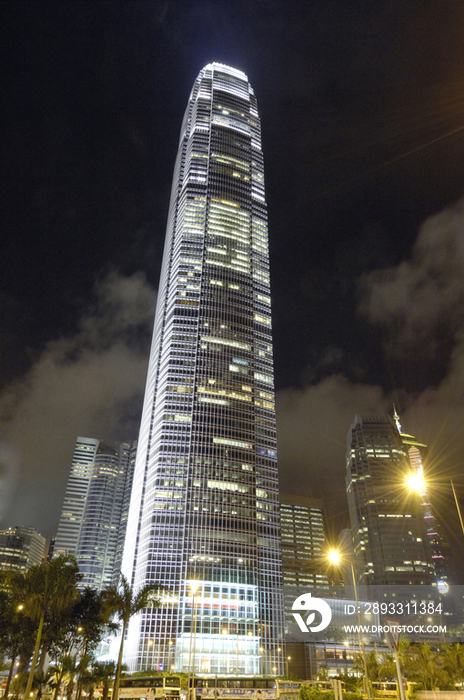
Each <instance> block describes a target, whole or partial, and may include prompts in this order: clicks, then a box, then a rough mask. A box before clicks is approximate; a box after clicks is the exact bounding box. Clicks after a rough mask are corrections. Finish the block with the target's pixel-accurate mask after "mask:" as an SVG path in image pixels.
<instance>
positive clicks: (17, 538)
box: [0, 527, 45, 573]
mask: <svg viewBox="0 0 464 700" xmlns="http://www.w3.org/2000/svg"><path fill="white" fill-rule="evenodd" d="M44 553H45V537H42V535H40V534H39V533H38V532H37V531H36V530H35V529H34V528H33V527H9V528H8V529H6V530H0V570H5V571H21V572H23V573H25V572H26V571H28V570H29V569H30V568H31V566H37V565H38V564H41V563H42V558H43V556H44Z"/></svg>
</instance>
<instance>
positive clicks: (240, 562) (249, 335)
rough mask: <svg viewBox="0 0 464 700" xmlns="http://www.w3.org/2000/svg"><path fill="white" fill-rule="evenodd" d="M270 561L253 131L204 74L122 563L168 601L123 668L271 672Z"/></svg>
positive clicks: (253, 122)
mask: <svg viewBox="0 0 464 700" xmlns="http://www.w3.org/2000/svg"><path fill="white" fill-rule="evenodd" d="M280 557H281V554H280V533H279V505H278V483H277V461H276V433H275V410H274V380H273V360H272V338H271V307H270V288H269V256H268V236H267V212H266V202H265V196H264V170H263V154H262V149H261V136H260V121H259V117H258V111H257V103H256V98H255V95H254V92H253V89H252V87H251V86H250V84H249V82H248V79H247V77H246V75H245V74H244V73H242V72H240V71H238V70H235V69H233V68H230V67H228V66H225V65H222V64H218V63H213V64H210V65H208V66H206V67H205V68H204V69H203V70H202V71H201V72H200V74H199V76H198V78H197V79H196V81H195V83H194V86H193V89H192V92H191V95H190V99H189V101H188V105H187V110H186V112H185V117H184V120H183V124H182V128H181V134H180V143H179V149H178V154H177V160H176V164H175V170H174V179H173V186H172V194H171V203H170V208H169V215H168V223H167V232H166V244H165V251H164V258H163V265H162V271H161V280H160V287H159V294H158V305H157V310H156V317H155V327H154V334H153V341H152V348H151V354H150V361H149V369H148V377H147V384H146V390H145V399H144V407H143V413H142V422H141V429H140V435H139V449H138V453H137V461H136V467H135V474H134V486H133V492H132V501H131V507H130V514H129V522H128V528H127V537H126V544H125V549H124V561H123V571H124V572H125V573H126V574H127V576H128V578H129V580H130V581H131V583H132V585H133V586H135V587H136V588H137V587H139V586H141V585H142V584H144V583H146V582H148V581H153V582H158V583H159V584H161V585H162V586H164V587H166V588H167V589H168V590H169V591H170V596H167V598H166V600H165V602H164V604H163V606H162V607H161V608H160V609H149V608H148V609H145V610H144V611H143V612H142V613H141V614H139V615H138V616H137V617H136V618H134V619H133V621H132V623H131V625H130V629H129V634H128V639H127V641H126V644H125V661H126V663H127V664H128V665H129V668H130V669H131V670H139V669H143V668H152V667H154V666H158V667H162V668H164V669H170V670H171V669H172V670H174V669H175V670H176V671H188V670H189V669H190V668H192V669H193V668H194V669H195V673H229V672H232V673H240V674H254V673H260V672H266V673H282V672H283V670H284V659H283V649H282V642H283V599H282V578H281V562H280ZM191 633H192V634H191Z"/></svg>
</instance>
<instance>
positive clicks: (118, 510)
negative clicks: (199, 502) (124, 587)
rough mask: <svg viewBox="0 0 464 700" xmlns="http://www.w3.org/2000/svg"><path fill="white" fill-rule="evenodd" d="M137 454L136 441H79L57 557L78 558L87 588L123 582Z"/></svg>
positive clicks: (62, 517) (69, 482)
mask: <svg viewBox="0 0 464 700" xmlns="http://www.w3.org/2000/svg"><path fill="white" fill-rule="evenodd" d="M135 454H136V443H134V444H133V445H130V444H129V443H116V444H115V445H114V446H109V445H106V444H105V443H103V442H102V441H100V440H97V439H95V438H87V437H78V438H77V442H76V446H75V449H74V455H73V461H72V466H71V472H70V475H69V479H68V484H67V487H66V493H65V497H64V502H63V509H62V513H61V518H60V522H59V525H58V532H57V535H56V539H55V543H54V549H53V557H56V556H58V555H59V554H65V553H67V554H74V556H75V557H76V559H77V563H78V564H79V570H80V572H81V573H82V574H83V575H84V578H83V579H82V581H81V583H80V585H81V586H82V587H84V586H91V587H92V588H96V589H98V590H101V589H102V588H105V587H106V586H108V585H111V584H116V583H117V582H118V579H119V575H120V570H121V561H122V550H123V543H124V538H125V532H126V525H127V514H128V510H129V502H130V491H131V486H132V476H133V470H134V464H135Z"/></svg>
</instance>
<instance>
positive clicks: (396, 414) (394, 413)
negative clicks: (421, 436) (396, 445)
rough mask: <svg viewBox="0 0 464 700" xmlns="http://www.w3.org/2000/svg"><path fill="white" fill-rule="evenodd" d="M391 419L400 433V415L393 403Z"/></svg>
mask: <svg viewBox="0 0 464 700" xmlns="http://www.w3.org/2000/svg"><path fill="white" fill-rule="evenodd" d="M393 420H394V421H395V423H396V427H397V428H398V432H399V433H401V423H400V417H399V415H398V413H397V411H396V407H395V404H393Z"/></svg>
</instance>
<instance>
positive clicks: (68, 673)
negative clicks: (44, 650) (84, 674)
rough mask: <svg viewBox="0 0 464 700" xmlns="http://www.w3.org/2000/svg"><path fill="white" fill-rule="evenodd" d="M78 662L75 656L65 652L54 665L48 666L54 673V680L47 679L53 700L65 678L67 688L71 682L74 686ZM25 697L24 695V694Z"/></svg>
mask: <svg viewBox="0 0 464 700" xmlns="http://www.w3.org/2000/svg"><path fill="white" fill-rule="evenodd" d="M78 666H79V663H78V661H77V659H76V657H75V656H71V655H70V654H65V655H64V656H62V658H61V659H60V661H59V663H57V664H55V665H54V666H50V667H49V668H50V671H51V672H52V674H53V675H54V680H53V681H52V682H51V681H49V685H50V686H51V687H52V688H54V693H53V700H56V699H57V697H58V694H59V692H60V688H61V684H62V683H63V681H64V680H65V679H67V680H68V684H67V688H68V689H69V684H70V683H72V684H73V686H74V682H73V679H74V675H75V674H76V671H77V669H78ZM24 697H26V695H24Z"/></svg>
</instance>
